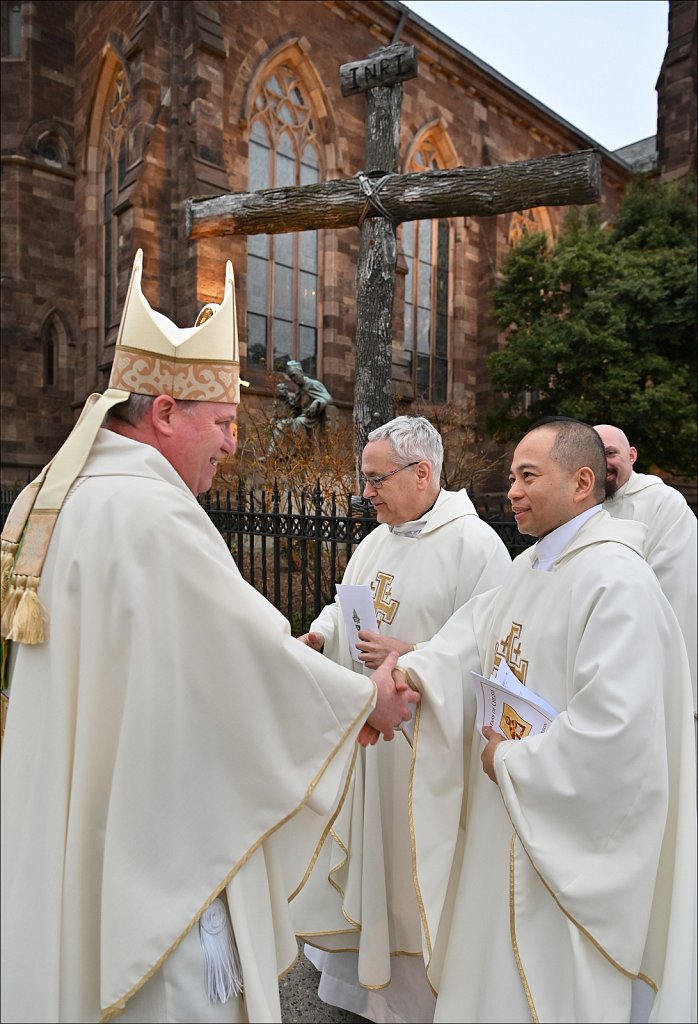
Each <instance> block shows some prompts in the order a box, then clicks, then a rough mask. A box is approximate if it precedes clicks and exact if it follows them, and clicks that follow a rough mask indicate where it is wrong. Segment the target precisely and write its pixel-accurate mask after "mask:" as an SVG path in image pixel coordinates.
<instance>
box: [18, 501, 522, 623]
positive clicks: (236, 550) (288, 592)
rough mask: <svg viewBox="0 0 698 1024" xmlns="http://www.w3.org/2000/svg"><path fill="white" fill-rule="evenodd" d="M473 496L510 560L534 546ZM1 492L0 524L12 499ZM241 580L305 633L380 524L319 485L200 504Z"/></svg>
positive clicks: (505, 511)
mask: <svg viewBox="0 0 698 1024" xmlns="http://www.w3.org/2000/svg"><path fill="white" fill-rule="evenodd" d="M469 493H470V498H471V500H472V501H473V503H474V505H475V507H476V508H477V511H478V513H479V515H480V516H481V518H482V519H484V520H485V521H486V522H488V523H489V524H490V525H491V526H492V527H493V529H494V530H496V532H497V533H498V534H499V536H500V537H501V538H502V540H503V542H504V544H505V545H506V547H507V548H508V550H509V553H510V554H511V556H512V558H513V557H515V556H516V555H517V554H519V552H520V551H522V550H523V549H524V548H526V547H528V546H529V544H531V543H532V542H533V538H531V537H523V536H522V535H521V534H520V533H519V532H518V529H517V528H516V524H515V523H514V521H513V519H512V517H511V512H510V511H509V504H508V502H507V501H506V499H505V498H504V496H503V495H501V494H475V493H473V492H469ZM17 494H18V491H17V490H2V492H1V495H0V515H1V518H2V523H3V524H4V522H5V517H6V516H7V513H8V511H9V509H10V506H11V504H12V502H13V501H14V499H15V497H16V496H17ZM201 503H202V506H203V507H204V509H205V510H206V512H207V513H208V515H209V516H210V518H211V521H212V522H213V524H214V526H215V527H216V529H217V530H218V531H219V532H220V534H221V535H222V537H223V538H224V540H225V542H226V544H227V546H228V547H229V549H230V551H231V552H232V554H233V557H234V559H235V561H236V563H237V565H238V568H239V569H240V572H241V574H242V576H243V578H244V579H245V580H247V582H248V583H250V584H251V585H252V586H253V587H255V588H256V589H257V590H259V591H260V592H261V593H262V594H263V595H264V596H265V597H266V598H268V600H269V601H271V602H272V604H273V605H274V606H275V607H276V608H278V609H279V610H280V611H281V612H283V614H284V615H285V616H286V618H287V619H289V621H290V622H291V626H292V629H293V632H294V633H295V634H299V633H302V632H304V631H305V630H306V629H307V628H308V626H309V625H310V623H311V622H312V620H313V619H314V618H315V617H316V616H317V615H318V613H319V612H320V610H321V608H322V607H323V606H324V605H325V604H327V603H329V602H330V601H332V600H334V593H335V590H334V585H335V583H337V582H339V581H340V580H341V579H342V575H343V573H344V569H345V567H346V564H347V562H348V561H349V558H350V557H351V554H352V552H353V551H354V549H355V548H356V546H357V545H358V544H359V543H360V542H361V541H362V540H363V538H364V537H366V536H367V534H369V533H370V532H371V530H373V529H374V528H375V527H376V526H377V525H378V523H377V522H376V519H375V517H374V516H373V515H372V514H371V511H370V508H369V507H367V506H366V505H365V504H364V503H363V502H361V501H360V500H357V499H354V500H351V499H349V500H347V499H342V498H340V497H338V496H337V495H336V494H332V495H330V497H329V498H327V497H325V496H323V494H322V492H321V489H320V487H319V485H318V486H317V487H316V488H315V489H314V490H313V491H312V492H310V493H308V492H303V493H301V494H300V496H293V495H292V494H290V493H288V494H282V493H281V492H279V490H278V489H276V488H274V489H272V490H269V491H259V490H247V491H245V490H243V489H242V488H240V489H239V490H238V491H237V493H236V494H230V493H220V492H214V493H212V494H207V495H205V496H204V497H202V499H201Z"/></svg>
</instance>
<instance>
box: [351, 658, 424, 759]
mask: <svg viewBox="0 0 698 1024" xmlns="http://www.w3.org/2000/svg"><path fill="white" fill-rule="evenodd" d="M397 659H398V653H397V651H391V652H390V653H389V654H388V656H387V657H386V659H385V661H384V662H383V664H382V665H381V666H380V668H378V669H376V671H375V672H374V673H373V675H372V676H371V679H372V680H373V682H374V683H375V684H376V688H377V690H378V695H377V697H376V706H375V707H374V709H373V711H372V712H371V714H370V715H369V716H368V718H367V719H366V721H365V722H364V724H363V726H362V727H361V731H360V733H359V735H358V737H357V739H358V742H359V743H360V744H361V746H362V747H369V746H372V745H373V744H374V743H377V742H378V739H379V737H380V734H381V733H382V734H383V739H384V740H392V739H393V737H394V736H395V730H396V729H399V728H400V726H401V725H402V723H403V722H409V720H410V718H411V717H412V711H413V710H414V705H416V704H417V703H418V702H419V694H418V693H417V691H416V690H413V689H412V688H411V687H410V686H409V685H408V683H407V677H406V676H405V673H404V672H400V671H399V670H398V671H393V670H394V669H395V663H396V662H397Z"/></svg>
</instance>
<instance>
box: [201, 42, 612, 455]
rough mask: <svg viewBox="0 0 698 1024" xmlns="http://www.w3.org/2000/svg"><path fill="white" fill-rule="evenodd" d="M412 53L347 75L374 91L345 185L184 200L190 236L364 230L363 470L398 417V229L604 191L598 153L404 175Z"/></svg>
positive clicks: (343, 77)
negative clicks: (373, 444)
mask: <svg viewBox="0 0 698 1024" xmlns="http://www.w3.org/2000/svg"><path fill="white" fill-rule="evenodd" d="M416 74H417V58H416V53H415V48H414V47H413V46H412V47H407V46H402V45H401V44H399V43H397V44H393V45H392V46H388V47H384V48H383V49H381V50H377V51H376V52H375V53H373V54H371V55H370V56H369V57H368V58H367V59H366V60H363V61H359V62H356V63H353V64H343V65H342V66H341V68H340V84H341V88H342V93H343V94H344V95H345V96H346V95H351V94H352V93H356V92H367V94H368V95H367V109H368V115H367V125H366V157H365V165H366V169H365V171H364V172H363V173H362V174H359V175H357V176H356V177H354V178H351V179H348V180H341V179H340V180H334V181H327V182H321V183H318V184H314V185H303V186H300V187H291V188H274V189H263V190H261V191H259V192H238V193H230V194H228V195H223V196H216V197H213V198H210V197H208V198H207V197H200V198H191V199H189V200H188V201H187V229H188V234H189V236H190V237H191V238H206V237H209V238H210V237H214V236H224V235H254V234H281V233H284V232H289V231H315V230H317V229H318V228H344V227H357V226H358V227H360V229H361V241H360V246H359V262H358V268H357V310H356V314H357V324H356V363H355V386H354V453H355V458H356V461H357V466H358V464H359V462H360V459H361V452H362V451H363V448H364V445H365V443H366V437H367V435H368V434H369V433H370V431H371V430H373V429H374V427H377V426H380V425H381V424H382V423H385V422H387V420H389V419H391V418H392V417H393V415H394V406H393V389H392V373H391V370H392V340H393V331H392V325H393V298H394V293H395V273H396V267H397V239H396V227H397V225H398V224H399V223H401V222H402V221H410V220H423V219H431V218H443V217H468V216H483V215H485V216H487V215H494V214H498V213H507V212H511V211H513V210H527V209H531V208H533V207H536V206H570V205H578V204H584V203H592V202H595V201H596V200H598V198H599V195H600V191H601V188H600V186H601V156H600V154H599V153H598V152H596V151H595V150H584V151H582V152H578V153H567V154H561V155H555V156H549V157H543V158H541V159H537V160H522V161H518V162H517V163H511V164H500V165H498V166H494V167H457V168H452V169H449V170H441V171H425V172H423V173H418V174H397V173H395V172H396V170H397V166H398V153H399V140H400V109H401V106H402V82H403V81H404V80H405V79H407V78H413V77H414V76H415V75H416Z"/></svg>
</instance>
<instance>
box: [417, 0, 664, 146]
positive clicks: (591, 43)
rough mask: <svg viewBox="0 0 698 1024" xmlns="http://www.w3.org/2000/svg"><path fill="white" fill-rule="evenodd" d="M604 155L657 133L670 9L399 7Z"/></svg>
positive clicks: (504, 4)
mask: <svg viewBox="0 0 698 1024" xmlns="http://www.w3.org/2000/svg"><path fill="white" fill-rule="evenodd" d="M404 2H405V6H406V7H409V8H410V9H411V10H413V11H414V12H415V13H416V14H418V15H419V16H420V17H421V18H423V19H424V20H425V21H428V22H430V23H431V24H432V25H433V26H435V27H436V28H438V29H439V30H440V31H441V32H444V33H445V34H446V35H448V36H450V37H451V39H454V40H455V41H456V42H458V43H460V45H461V46H464V47H465V49H466V50H469V51H470V52H471V53H473V54H475V56H476V57H479V58H480V60H482V61H484V62H485V63H486V64H489V65H490V66H491V67H493V68H494V69H495V70H496V71H498V72H499V73H500V74H501V75H504V76H505V77H506V78H508V79H509V80H510V81H512V82H513V83H514V84H515V85H518V86H519V88H520V89H523V90H525V92H527V93H529V94H530V95H531V96H533V97H534V98H535V99H537V100H538V101H539V102H540V103H544V104H545V106H546V107H550V109H551V110H554V111H555V113H556V114H558V115H560V117H563V118H564V119H565V120H566V121H569V122H570V123H571V124H573V125H574V126H575V127H576V128H578V129H579V130H580V131H582V132H584V133H585V134H586V135H588V136H590V137H591V138H592V139H594V141H595V142H598V143H600V144H601V145H602V146H604V147H605V148H606V149H610V150H614V149H620V148H621V147H622V146H626V145H628V144H630V143H631V142H638V141H639V140H640V139H645V138H647V137H648V136H650V135H654V134H656V131H657V93H656V92H655V85H656V82H657V78H658V76H659V72H660V69H661V66H662V60H663V59H664V51H665V50H666V45H667V41H668V17H669V4H668V2H667V0H564V2H559V0H514V2H510V0H404Z"/></svg>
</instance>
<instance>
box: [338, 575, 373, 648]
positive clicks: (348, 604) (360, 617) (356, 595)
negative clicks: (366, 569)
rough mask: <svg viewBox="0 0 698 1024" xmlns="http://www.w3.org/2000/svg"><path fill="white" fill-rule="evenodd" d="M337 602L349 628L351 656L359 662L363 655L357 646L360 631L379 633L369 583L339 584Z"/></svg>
mask: <svg viewBox="0 0 698 1024" xmlns="http://www.w3.org/2000/svg"><path fill="white" fill-rule="evenodd" d="M335 585H336V587H337V600H338V601H339V606H340V608H341V609H342V615H343V616H344V624H345V626H346V628H347V639H348V640H349V654H350V656H351V658H352V660H353V661H359V654H360V653H361V652H360V651H359V649H358V647H357V646H356V639H357V637H358V634H359V630H360V629H370V630H372V631H373V632H374V633H377V632H378V622H377V621H376V610H375V608H374V607H373V594H372V593H371V588H370V586H369V585H368V583H363V584H360V585H356V584H352V583H337V584H335Z"/></svg>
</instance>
